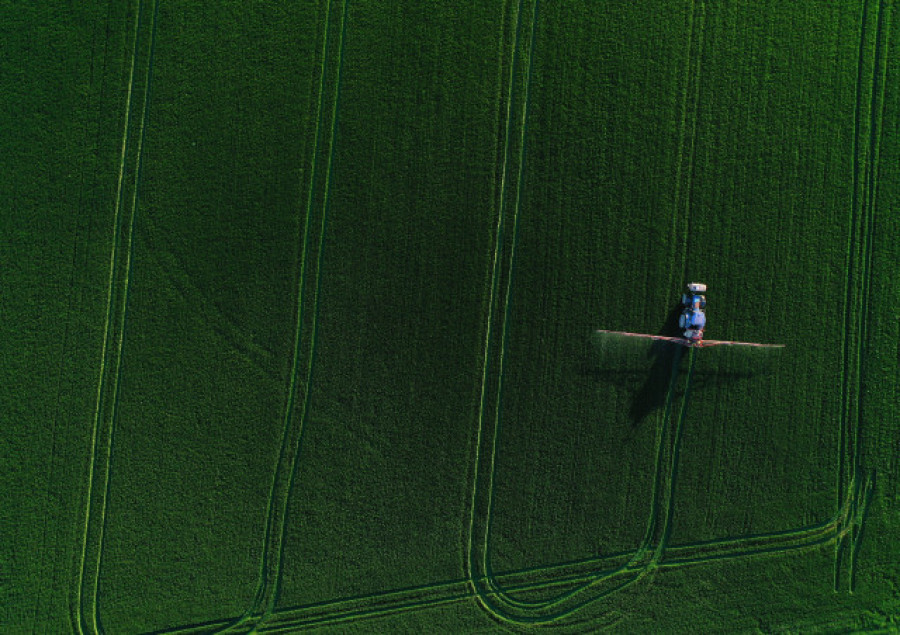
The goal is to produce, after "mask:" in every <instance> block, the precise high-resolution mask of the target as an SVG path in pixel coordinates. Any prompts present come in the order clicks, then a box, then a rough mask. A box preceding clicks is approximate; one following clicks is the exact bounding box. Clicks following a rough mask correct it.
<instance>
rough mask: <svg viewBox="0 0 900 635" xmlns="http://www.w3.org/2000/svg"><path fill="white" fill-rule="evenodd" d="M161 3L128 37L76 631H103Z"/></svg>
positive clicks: (140, 13)
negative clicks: (107, 537)
mask: <svg viewBox="0 0 900 635" xmlns="http://www.w3.org/2000/svg"><path fill="white" fill-rule="evenodd" d="M158 9H159V5H158V2H157V1H154V2H152V4H151V7H150V8H149V9H145V7H144V2H143V1H139V2H138V3H137V5H136V7H135V9H134V11H135V16H134V35H133V37H132V42H131V47H132V48H131V51H132V52H131V61H130V66H129V70H128V80H127V85H126V99H125V117H124V123H123V130H122V142H121V146H120V148H121V149H120V155H119V170H118V177H117V183H116V197H115V205H114V208H113V232H112V237H111V249H110V263H109V278H108V282H107V289H108V290H107V299H106V319H105V322H104V326H103V346H102V349H101V357H100V371H99V379H98V382H97V395H96V401H95V407H94V416H93V425H92V431H91V445H90V455H89V456H90V463H89V467H88V482H87V492H86V494H85V509H84V527H83V530H82V536H81V550H80V554H79V561H78V565H77V569H78V572H77V581H76V586H75V590H74V591H75V597H74V598H73V602H72V622H73V624H72V625H73V627H74V629H75V630H76V631H77V632H79V633H101V632H102V627H101V624H100V620H99V610H98V589H99V584H100V564H101V558H102V554H103V534H104V530H105V526H106V510H107V498H108V493H109V462H110V457H111V455H112V443H113V433H114V429H115V418H116V411H117V406H118V400H119V378H120V375H121V360H122V347H123V342H124V334H125V317H126V309H127V303H128V289H129V284H130V280H131V267H132V246H133V241H134V219H135V215H136V212H137V207H138V199H139V183H140V174H141V155H142V150H143V143H144V128H145V125H146V121H147V110H148V104H149V100H150V82H151V76H152V69H153V52H154V44H155V39H156V23H157V14H158ZM145 11H146V12H148V13H149V14H150V16H149V22H148V21H147V20H146V18H145V16H144V13H145ZM144 31H147V32H146V33H144ZM143 47H146V50H145V51H143V52H142V48H143ZM139 60H140V62H139ZM142 64H145V65H146V68H144V69H141V65H142ZM141 70H143V72H141ZM136 92H140V93H141V94H142V96H141V103H140V106H137V107H139V108H140V115H139V116H138V117H137V120H136V121H134V117H133V113H134V111H135V108H136V105H135V104H134V103H133V101H134V95H135V93H136ZM135 127H136V130H135V129H134V128H135ZM133 137H136V138H137V141H136V143H133V142H132V138H133ZM132 155H133V156H132ZM129 163H131V164H132V165H133V169H132V171H131V172H129V171H128V169H127V166H128V165H129ZM129 178H130V181H129ZM129 190H130V193H129Z"/></svg>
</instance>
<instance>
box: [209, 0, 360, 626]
mask: <svg viewBox="0 0 900 635" xmlns="http://www.w3.org/2000/svg"><path fill="white" fill-rule="evenodd" d="M347 2H348V0H343V1H342V2H341V3H340V9H339V10H340V17H339V19H338V20H337V26H336V27H335V26H334V24H333V20H332V10H333V9H332V4H333V3H332V0H325V5H324V9H323V11H324V15H325V20H324V26H323V32H322V46H321V49H320V53H319V54H320V56H321V57H320V67H319V83H318V99H317V102H316V124H315V132H314V140H313V149H312V157H311V160H310V170H309V182H308V184H307V195H306V202H305V205H304V215H303V221H302V225H303V227H302V239H301V240H302V243H301V249H300V262H299V276H298V281H297V302H296V309H295V313H296V323H295V328H294V343H293V349H292V350H293V353H292V361H291V371H290V377H289V381H288V388H287V397H286V400H285V407H284V411H283V419H282V440H281V449H280V452H279V456H278V461H277V463H276V465H275V470H274V474H273V477H272V485H271V489H270V493H269V498H268V502H267V508H266V527H265V536H264V542H263V547H262V558H261V561H260V566H259V577H258V581H257V586H256V592H255V594H254V597H253V601H252V603H251V605H250V606H249V607H248V608H247V610H246V611H245V612H244V614H243V615H241V616H240V617H239V618H238V619H237V620H235V621H234V622H233V623H231V624H230V625H228V626H226V627H225V628H224V629H223V630H222V631H221V632H232V631H239V632H243V631H245V630H247V629H249V628H252V629H253V630H259V629H261V628H262V626H263V624H264V623H265V621H266V620H267V619H268V618H269V616H270V615H271V614H272V612H273V611H274V609H275V605H276V603H277V601H278V594H279V588H280V582H281V569H282V564H283V561H284V535H285V530H286V522H287V513H288V505H289V502H290V496H291V492H292V491H293V486H294V482H295V476H296V471H297V464H298V457H299V454H300V448H301V442H302V437H303V430H304V427H305V423H306V419H307V416H308V414H309V405H310V391H311V386H312V376H313V363H314V360H315V349H316V329H317V321H318V319H317V318H318V307H319V286H320V281H321V272H322V255H323V249H324V241H325V225H326V219H327V215H328V199H329V193H330V188H331V178H332V164H333V157H334V144H335V132H336V127H337V117H338V103H339V95H340V80H341V67H342V62H343V51H344V38H345V33H346V16H347ZM335 4H336V3H335ZM334 28H336V30H337V38H338V40H337V45H336V54H335V58H336V59H333V58H332V52H331V51H330V47H331V45H332V38H333V35H332V33H331V31H332V29H334ZM329 100H330V101H329ZM326 126H327V129H328V130H327V140H325V141H324V143H323V139H322V137H323V129H324V128H326ZM320 153H324V155H325V156H324V159H325V167H324V171H323V170H322V169H320V167H319V164H320V159H319V154H320ZM320 181H321V182H320ZM319 190H321V192H322V193H321V195H320V196H319V195H317V192H318V191H319ZM313 245H315V246H314V247H313ZM312 253H314V254H315V256H314V257H311V254H312ZM309 295H311V296H312V298H311V300H310V299H308V296H309ZM301 382H302V383H301ZM301 386H302V389H301Z"/></svg>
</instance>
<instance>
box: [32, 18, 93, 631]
mask: <svg viewBox="0 0 900 635" xmlns="http://www.w3.org/2000/svg"><path fill="white" fill-rule="evenodd" d="M110 14H111V4H110V5H107V11H106V18H105V21H104V22H103V23H102V24H105V25H107V26H108V25H109V23H110ZM100 24H101V23H100V22H99V21H98V22H97V23H96V24H95V26H94V30H93V31H92V34H91V58H90V59H91V63H90V75H89V88H88V90H87V91H86V93H85V98H84V112H85V113H92V112H94V109H95V107H96V106H95V104H97V105H99V104H100V103H102V101H103V83H104V79H105V77H106V65H107V62H108V59H109V57H108V52H109V29H108V28H107V29H106V37H105V41H104V45H103V58H102V59H103V65H102V70H101V71H100V73H99V80H98V79H97V77H98V76H97V75H95V67H96V65H97V44H98V40H99V36H98V31H99V29H100ZM101 119H102V118H101V117H100V116H99V115H98V116H97V120H96V130H95V131H94V135H93V137H94V143H95V144H96V146H97V147H99V146H100V130H101ZM91 123H92V118H91V117H90V115H89V114H86V115H85V121H84V128H83V132H82V134H83V139H84V142H83V146H85V147H90V144H89V142H88V141H89V139H90V137H91V133H90V128H91ZM91 154H93V153H91ZM88 162H91V163H93V166H92V169H91V168H88V167H87V165H86V164H87V163H88ZM79 171H80V178H79V185H78V197H77V204H76V207H75V209H76V211H77V218H76V220H75V228H74V235H73V237H72V259H71V261H70V274H69V284H68V286H67V291H66V313H65V319H64V322H65V329H64V332H63V338H62V345H61V347H60V362H59V366H58V369H57V373H56V387H55V392H56V398H55V400H54V403H55V405H54V414H53V423H52V435H51V442H50V457H49V460H48V461H47V471H46V482H47V488H46V490H45V494H44V496H45V497H46V498H48V499H49V498H50V496H51V491H52V487H53V483H54V481H55V480H56V479H57V478H58V476H56V472H57V468H56V465H55V464H56V456H57V451H58V445H59V439H58V437H59V426H60V420H61V418H62V412H63V381H64V380H63V378H64V377H65V376H66V367H67V365H68V363H69V362H68V361H67V360H69V342H70V337H71V330H72V315H73V313H74V312H76V307H78V308H79V309H80V301H79V300H76V292H75V288H76V286H77V285H79V284H80V283H81V279H80V278H81V277H80V275H79V271H80V269H81V266H82V265H83V261H84V259H85V257H86V256H85V252H86V251H87V248H86V246H85V245H83V244H82V243H83V242H84V237H85V235H86V234H87V233H88V229H89V226H83V225H88V221H87V220H86V219H87V217H88V216H89V214H87V213H85V209H84V208H85V201H86V199H88V198H92V197H90V196H88V195H87V194H86V193H85V189H86V185H87V184H89V185H87V187H90V186H91V185H93V183H95V182H96V179H97V160H96V156H94V157H84V158H82V160H81V163H80V170H79ZM88 172H90V175H88ZM91 203H93V200H91ZM79 312H80V311H79ZM50 524H51V523H50V522H46V521H45V522H44V527H43V531H42V533H41V557H40V566H39V568H38V570H39V571H41V572H43V571H44V567H45V564H46V561H47V553H48V551H49V550H50V549H48V545H47V534H48V531H49V529H50ZM47 586H49V585H43V584H42V585H41V587H40V591H39V592H38V593H37V595H36V596H35V598H34V612H33V613H32V623H33V624H37V623H38V620H39V616H40V610H41V607H43V606H45V602H46V600H45V598H46V596H47V595H48V591H47V590H46V589H47Z"/></svg>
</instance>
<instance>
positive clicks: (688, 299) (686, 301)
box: [681, 293, 691, 306]
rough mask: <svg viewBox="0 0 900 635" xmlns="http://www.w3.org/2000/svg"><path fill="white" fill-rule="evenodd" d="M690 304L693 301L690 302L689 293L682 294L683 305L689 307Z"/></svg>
mask: <svg viewBox="0 0 900 635" xmlns="http://www.w3.org/2000/svg"><path fill="white" fill-rule="evenodd" d="M690 302H691V300H690V298H688V295H687V293H682V294H681V305H682V306H688V305H689V304H690Z"/></svg>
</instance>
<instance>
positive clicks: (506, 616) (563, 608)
mask: <svg viewBox="0 0 900 635" xmlns="http://www.w3.org/2000/svg"><path fill="white" fill-rule="evenodd" d="M520 7H521V4H520ZM695 11H697V7H696V5H692V11H691V13H690V36H689V39H688V53H687V61H686V67H687V71H686V75H687V76H688V77H690V76H691V67H692V61H691V60H692V59H693V57H694V56H693V55H692V52H693V39H694V37H693V35H694V26H695V22H696V20H695V19H694V12H695ZM704 11H705V8H704V5H703V4H702V3H701V4H700V19H699V22H700V28H701V30H702V28H703V16H704ZM517 21H518V18H517ZM516 33H518V24H517V26H516ZM517 38H518V36H517ZM532 42H533V36H532ZM701 46H702V38H698V44H697V48H698V52H697V58H698V61H697V66H696V70H697V72H699V55H700V49H701ZM517 48H518V47H517V45H516V44H514V51H515V50H516V49H517ZM532 58H533V53H532V54H531V55H530V56H529V65H530V61H531V59H532ZM514 66H515V54H514V56H513V68H512V70H511V74H510V88H509V95H510V96H509V99H508V102H507V107H508V108H509V105H510V104H511V103H512V94H513V80H514V77H515V69H514ZM529 74H530V70H529ZM688 84H689V80H688V78H686V80H685V84H684V86H683V105H684V106H685V108H686V102H687V94H688ZM527 86H528V84H527V83H526V85H525V92H526V96H527ZM694 97H695V98H694V102H695V103H694V108H693V110H694V117H693V122H692V124H691V138H692V140H691V154H693V146H694V138H695V136H696V120H697V117H696V107H697V101H698V99H699V78H695V88H694ZM526 98H527V97H526ZM525 115H526V113H525V112H524V111H523V129H522V137H521V146H522V148H524V139H525V135H524V132H525V129H524V120H525ZM683 120H685V121H686V115H684V114H683ZM509 121H510V117H509V111H507V136H506V144H507V146H506V147H507V148H508V143H509V130H508V124H509ZM686 128H687V125H686V123H683V125H682V128H681V131H682V136H681V139H680V146H683V145H685V142H684V135H685V130H686ZM523 158H524V155H523ZM682 162H683V151H682V150H681V148H680V156H679V159H678V161H677V169H676V171H677V173H678V179H677V181H678V183H677V184H676V191H680V190H678V188H679V187H680V180H681V169H682V168H681V165H682ZM522 163H523V160H520V174H521V164H522ZM692 166H693V159H691V168H690V170H689V173H690V174H691V177H690V178H693V175H692V172H693V167H692ZM504 173H505V172H504ZM520 180H521V178H520ZM520 187H521V186H520V185H519V184H517V190H516V197H515V207H514V215H513V223H514V225H513V241H512V245H511V248H510V256H509V265H508V273H507V276H506V285H505V286H506V293H505V296H506V297H505V301H504V311H503V321H502V323H501V325H500V338H499V340H500V344H499V351H500V352H499V360H498V367H497V370H496V376H497V379H496V382H497V387H496V398H495V401H496V403H495V404H494V405H493V408H494V416H493V419H494V429H493V431H492V433H491V436H490V440H489V441H488V442H487V443H489V444H490V448H491V450H490V456H489V458H488V459H487V460H486V461H485V465H484V466H482V465H481V461H480V460H479V459H480V448H481V446H482V445H486V443H485V440H484V438H485V437H486V436H487V435H484V434H483V432H484V427H483V421H484V419H485V416H484V414H485V410H487V408H486V395H487V394H488V391H487V390H486V384H487V375H488V372H487V369H488V359H489V358H490V352H489V351H490V345H491V337H490V335H491V330H492V328H493V324H492V322H493V320H492V312H491V317H489V320H488V329H487V336H486V355H485V365H484V368H483V381H482V405H481V410H480V412H479V427H478V436H479V446H478V447H479V450H478V451H477V452H476V477H475V482H476V485H475V490H476V492H475V494H474V495H473V506H472V515H471V522H470V542H469V552H470V563H469V575H470V578H471V580H472V585H473V590H474V591H475V593H476V594H477V596H478V598H479V602H480V604H481V605H482V606H483V607H484V608H485V609H486V610H487V611H488V612H489V613H491V614H492V615H493V616H494V617H496V618H497V619H500V620H502V621H508V622H516V623H538V622H540V623H546V622H552V621H555V620H558V619H561V618H562V617H565V616H567V615H569V614H571V613H572V612H574V611H575V610H577V609H579V608H581V607H583V606H585V605H586V604H587V603H589V602H592V601H595V600H596V599H599V597H602V596H603V595H606V594H608V593H611V592H613V591H615V590H618V589H621V588H622V587H624V586H625V585H626V584H629V583H630V582H633V581H636V580H637V579H639V578H640V577H641V576H642V575H644V573H646V572H647V571H648V570H649V564H652V563H654V562H655V561H657V560H658V559H659V555H658V554H660V553H661V550H662V546H663V545H664V539H660V540H659V542H658V544H659V545H660V546H658V547H657V549H656V550H655V553H656V554H657V555H655V556H654V557H653V558H652V559H651V561H650V563H647V564H643V565H640V564H638V562H639V561H640V560H641V559H643V557H644V555H645V553H647V551H648V549H649V547H650V544H651V542H652V539H653V537H654V534H655V532H656V525H657V517H658V514H659V507H660V504H659V493H660V492H662V491H665V492H666V494H665V498H664V501H663V503H662V506H663V507H664V517H665V518H666V522H665V523H664V525H663V528H664V530H663V536H665V533H666V530H665V528H666V527H667V526H668V518H669V517H670V513H671V512H670V504H671V493H672V485H673V484H674V481H673V480H672V476H673V468H674V464H673V462H672V460H673V459H674V458H675V457H676V456H677V440H678V435H677V434H676V435H675V445H674V447H673V449H672V450H671V452H670V453H669V454H670V457H669V461H667V463H668V464H669V468H670V469H669V470H667V474H668V475H669V486H668V487H665V486H662V485H661V484H660V469H659V466H660V465H661V463H663V462H666V461H665V459H664V457H663V450H664V448H665V447H666V444H665V438H666V431H667V428H668V425H663V426H662V427H661V428H660V431H659V433H658V437H657V473H656V474H657V476H656V480H655V483H654V495H653V503H652V505H653V506H652V508H651V514H650V518H649V520H648V529H647V533H646V535H645V538H644V541H643V542H642V544H641V545H640V546H639V547H638V549H636V550H635V551H634V552H633V553H632V554H631V558H630V559H629V560H628V562H626V563H625V564H624V565H620V567H618V568H617V569H616V570H614V571H612V572H604V573H603V574H598V575H595V576H593V577H592V579H591V580H589V581H588V582H586V583H585V584H583V585H581V586H580V587H578V588H576V589H574V590H571V591H569V592H567V593H564V594H562V595H560V596H558V597H557V598H554V599H552V600H548V601H524V600H517V599H515V598H512V597H511V596H510V595H509V594H508V593H506V592H504V591H503V590H501V588H500V586H499V585H498V584H497V583H496V580H495V578H494V575H493V572H492V570H491V567H490V556H489V554H490V525H491V508H492V496H493V483H494V475H495V472H494V467H495V458H496V452H497V444H498V437H499V428H500V418H501V417H500V394H501V388H502V380H503V355H504V349H505V345H506V324H507V321H508V316H509V311H510V302H509V297H510V293H511V286H512V274H513V265H514V258H515V226H516V222H517V216H518V202H519V191H520ZM501 191H502V188H501ZM502 202H503V198H502V197H501V204H502ZM678 207H680V205H676V208H678ZM500 211H501V213H500V215H499V219H498V228H499V229H502V222H503V214H502V211H503V210H502V209H501V210H500ZM687 212H689V203H688V204H687ZM685 240H686V237H685ZM500 241H501V236H500V232H499V231H498V239H497V245H496V246H495V252H494V253H495V258H494V269H493V276H492V296H491V302H490V304H489V307H490V308H491V309H492V308H493V305H494V302H495V301H496V292H497V288H498V286H500V285H498V282H499V279H498V275H497V273H498V261H499V259H498V257H497V253H498V250H499V248H500V244H501V242H500ZM685 261H686V256H685V255H684V254H682V262H683V263H684V262H685ZM679 359H680V355H679ZM677 370H678V363H677V361H676V363H675V364H673V386H672V387H670V391H669V399H668V401H669V407H668V408H667V414H666V416H665V417H664V421H665V422H666V423H668V421H670V420H671V416H670V414H671V412H672V409H671V401H672V395H673V393H674V382H675V381H677ZM683 415H684V409H682V416H680V417H679V418H678V421H679V422H680V421H682V420H683ZM679 429H680V428H679V427H677V426H676V433H677V431H678V430H679ZM489 432H490V430H489ZM482 472H483V473H486V474H487V475H488V476H487V478H488V485H487V487H486V493H485V494H484V496H485V498H486V504H485V511H484V520H483V522H484V528H483V529H482V531H483V532H484V536H483V537H480V538H481V541H480V544H479V548H480V549H481V550H482V553H481V554H480V563H479V562H478V561H477V558H476V557H475V553H474V548H473V539H474V536H475V533H476V531H475V529H476V528H475V516H476V513H475V509H476V507H477V505H478V480H479V475H480V474H479V473H482ZM618 574H629V575H627V576H626V577H628V578H629V579H627V580H625V581H624V582H619V581H615V582H616V584H615V586H613V587H612V588H611V589H608V590H606V591H605V592H603V593H597V592H595V593H594V596H593V597H591V598H588V599H587V600H583V601H580V602H577V601H576V598H577V597H578V596H579V595H583V592H584V591H586V590H588V589H589V588H591V587H596V586H597V585H598V584H599V583H601V582H607V581H613V579H614V578H615V577H616V576H617V575H618ZM481 584H484V586H485V589H482V587H481ZM594 590H595V591H597V589H596V588H595V589H594Z"/></svg>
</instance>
